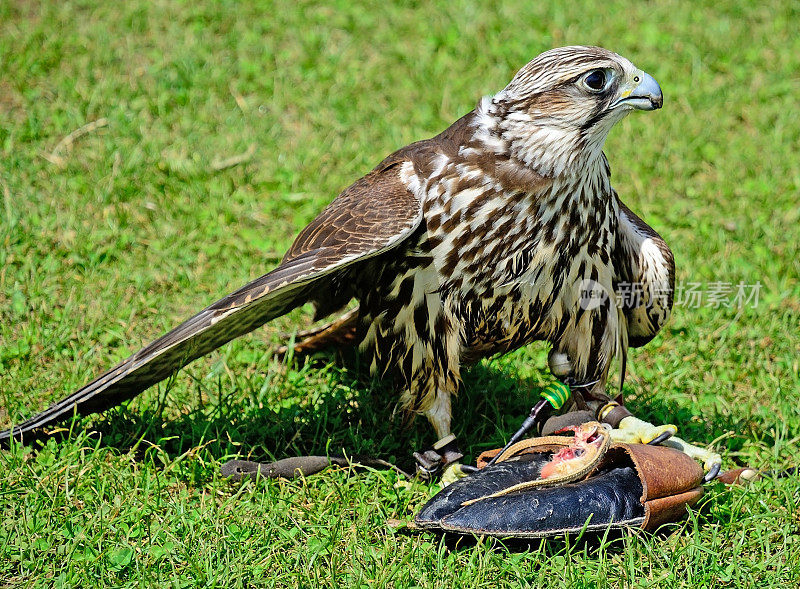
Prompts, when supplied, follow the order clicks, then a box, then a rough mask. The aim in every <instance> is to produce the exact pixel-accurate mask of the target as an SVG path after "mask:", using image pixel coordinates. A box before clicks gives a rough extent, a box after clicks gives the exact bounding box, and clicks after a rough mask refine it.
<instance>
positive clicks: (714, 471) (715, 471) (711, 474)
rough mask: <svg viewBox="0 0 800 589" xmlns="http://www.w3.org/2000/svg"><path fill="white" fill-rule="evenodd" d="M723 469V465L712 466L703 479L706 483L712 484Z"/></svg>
mask: <svg viewBox="0 0 800 589" xmlns="http://www.w3.org/2000/svg"><path fill="white" fill-rule="evenodd" d="M721 469H722V463H721V462H717V463H715V464H714V465H712V466H711V468H710V469H709V470H708V472H707V473H706V476H704V477H703V482H704V483H710V482H711V481H713V480H714V479H715V478H717V476H718V475H719V471H720V470H721Z"/></svg>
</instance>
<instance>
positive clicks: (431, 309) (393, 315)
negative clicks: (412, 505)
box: [0, 46, 674, 442]
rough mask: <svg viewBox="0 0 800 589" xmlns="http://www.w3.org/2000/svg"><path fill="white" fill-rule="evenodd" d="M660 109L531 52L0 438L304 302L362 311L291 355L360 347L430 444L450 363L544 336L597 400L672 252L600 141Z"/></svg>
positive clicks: (626, 75)
mask: <svg viewBox="0 0 800 589" xmlns="http://www.w3.org/2000/svg"><path fill="white" fill-rule="evenodd" d="M661 106H662V93H661V89H660V87H659V85H658V83H657V82H656V81H655V79H653V78H652V77H651V76H650V75H648V74H647V73H645V72H644V71H642V70H640V69H638V68H636V67H635V66H634V65H633V64H632V63H631V62H630V61H628V60H627V59H625V58H624V57H621V56H620V55H617V54H616V53H613V52H611V51H608V50H606V49H602V48H599V47H582V46H580V47H562V48H557V49H552V50H550V51H547V52H545V53H542V54H541V55H539V56H538V57H536V58H535V59H534V60H533V61H531V62H530V63H528V64H527V65H526V66H524V67H523V68H522V69H521V70H520V71H519V72H518V73H517V74H516V75H515V76H514V78H513V79H512V80H511V82H510V83H509V84H508V85H507V86H506V87H505V88H504V89H503V90H501V91H500V92H498V93H497V94H495V95H494V96H488V97H484V98H483V99H482V100H480V102H479V103H478V105H477V107H476V108H475V109H474V110H473V111H472V112H470V113H468V114H466V115H465V116H463V117H462V118H460V119H459V120H458V121H456V122H455V123H453V124H452V125H451V126H450V127H449V128H447V129H446V130H444V131H443V132H442V133H440V134H439V135H437V136H435V137H433V138H431V139H427V140H424V141H418V142H416V143H412V144H411V145H408V146H407V147H404V148H402V149H400V150H398V151H396V152H395V153H393V154H391V155H390V156H388V157H387V158H386V159H384V160H383V161H382V162H381V163H380V164H378V166H377V167H376V168H375V169H373V170H372V171H371V172H369V173H368V174H367V175H366V176H364V177H363V178H361V179H359V180H357V181H356V182H355V183H353V184H352V185H351V186H350V187H348V188H346V189H345V190H344V191H343V192H342V193H341V194H340V195H339V196H338V197H337V198H336V199H335V200H333V202H331V204H330V205H328V207H327V208H325V209H324V210H323V211H322V213H321V214H320V215H319V216H318V217H317V218H316V219H314V220H313V221H312V222H311V224H309V225H308V226H307V227H306V228H305V229H303V230H302V231H301V232H300V234H299V236H298V237H297V239H296V240H295V242H294V243H293V245H292V246H291V248H290V249H289V251H288V252H287V253H286V255H285V256H284V257H283V259H282V261H281V263H280V265H279V266H278V267H277V268H275V269H274V270H272V271H271V272H269V273H268V274H265V275H264V276H262V277H261V278H258V279H257V280H254V281H253V282H251V283H249V284H247V285H245V286H243V287H242V288H240V289H239V290H237V291H235V292H234V293H232V294H230V295H228V296H226V297H224V298H223V299H221V300H219V301H217V302H215V303H213V304H212V305H210V306H209V307H207V308H205V309H203V310H202V311H200V312H199V313H197V314H196V315H194V316H193V317H191V318H190V319H188V320H187V321H185V322H184V323H182V324H181V325H179V326H178V327H176V328H175V329H173V330H172V331H170V332H169V333H167V334H166V335H164V336H163V337H161V338H159V339H157V340H156V341H154V342H153V343H151V344H149V345H148V346H146V347H144V348H143V349H141V350H140V351H138V352H136V353H135V354H133V355H132V356H131V357H130V358H128V359H127V360H125V361H123V362H122V363H120V364H119V365H118V366H116V367H114V368H112V369H111V370H109V371H108V372H106V373H104V374H102V375H101V376H99V377H98V378H96V379H95V380H93V381H92V382H90V383H89V384H87V385H86V386H84V387H82V388H81V389H79V390H77V391H76V392H75V393H73V394H72V395H70V396H69V397H67V398H65V399H64V400H62V401H60V402H57V403H55V404H54V405H52V406H51V407H50V408H48V409H47V410H45V411H43V412H42V413H40V414H38V415H36V416H34V417H32V418H31V419H29V420H28V421H25V422H24V423H22V424H21V425H19V426H18V427H15V428H13V429H12V430H7V431H5V432H3V433H2V434H0V440H2V441H6V442H7V441H8V440H9V438H10V437H15V438H18V439H26V438H30V437H33V436H37V435H41V432H42V428H44V427H46V426H48V425H50V424H52V423H54V422H58V421H61V420H65V419H67V418H69V417H71V416H72V415H73V413H74V412H77V413H78V414H87V413H92V412H97V411H102V410H104V409H107V408H109V407H111V406H113V405H116V404H118V403H120V402H122V401H125V400H127V399H130V398H132V397H134V396H135V395H137V394H138V393H140V392H141V391H143V390H145V389H147V388H148V387H150V386H152V385H154V384H156V383H158V382H159V381H162V380H164V379H165V378H167V377H169V376H170V375H172V374H173V373H174V372H176V371H177V370H179V369H180V368H181V367H183V366H185V365H186V364H188V363H190V362H192V361H193V360H194V359H196V358H198V357H200V356H203V355H204V354H207V353H209V352H211V351H212V350H214V349H216V348H218V347H219V346H221V345H223V344H225V343H226V342H228V341H230V340H232V339H233V338H236V337H238V336H240V335H243V334H246V333H248V332H251V331H253V330H254V329H256V328H258V327H259V326H261V325H263V324H264V323H265V322H267V321H270V320H271V319H273V318H275V317H278V316H280V315H283V314H285V313H287V312H289V311H290V310H292V309H294V308H296V307H298V306H300V305H303V304H304V303H307V302H311V303H313V304H314V305H315V308H316V315H317V316H318V317H320V318H321V317H326V316H330V315H333V314H334V313H335V312H336V311H337V310H340V309H343V308H345V307H346V305H347V304H348V303H349V302H350V301H351V300H353V299H355V300H356V301H357V302H358V306H357V308H355V309H354V310H353V311H351V312H349V313H347V314H345V315H344V316H342V317H340V318H338V319H336V320H334V321H333V322H332V323H330V324H328V325H327V326H325V327H323V328H321V329H319V330H316V331H313V332H309V333H306V334H304V338H301V339H300V341H299V342H298V343H297V350H298V351H300V352H303V351H309V350H313V349H317V348H319V347H323V346H326V345H331V344H336V345H353V346H358V347H359V348H360V349H361V351H362V353H363V354H366V355H367V356H366V357H367V358H368V364H369V366H370V369H371V371H372V372H373V373H374V374H377V375H379V376H386V377H388V376H389V375H391V376H392V377H393V378H395V379H396V381H395V382H397V388H398V392H399V404H400V406H401V407H402V408H403V409H405V410H406V411H408V412H412V413H415V414H424V415H425V416H426V417H427V418H428V420H429V421H430V423H431V424H432V426H433V428H434V430H435V431H436V434H437V435H438V436H439V437H440V438H446V437H447V436H448V434H450V429H451V402H452V399H453V397H454V395H455V394H456V393H457V390H458V388H459V383H460V370H461V366H462V365H463V364H466V363H471V362H475V361H477V360H479V359H480V358H483V357H487V356H493V355H496V354H502V353H505V352H508V351H511V350H514V349H516V348H519V347H520V346H524V345H525V344H528V343H530V342H533V341H537V340H539V341H541V340H543V341H547V342H549V343H550V344H552V350H551V352H550V356H549V365H550V367H551V371H552V372H553V373H554V374H555V375H556V376H558V377H559V378H561V379H562V380H563V381H564V382H568V383H570V385H571V386H572V390H573V394H574V395H575V398H576V401H577V402H579V404H583V405H584V406H588V407H595V408H596V407H599V405H601V404H604V403H606V402H608V401H609V400H610V396H609V395H608V393H607V392H606V384H607V380H608V376H609V367H610V366H611V364H612V362H613V361H614V359H615V358H617V357H620V358H624V357H625V354H626V350H627V348H628V347H629V346H633V347H637V346H641V345H644V344H645V343H647V342H648V341H650V340H651V339H652V338H653V337H654V336H655V335H656V334H657V333H658V331H659V329H660V328H661V326H662V325H664V323H665V321H667V319H668V317H669V315H670V311H671V307H672V289H673V285H674V264H673V256H672V253H671V251H670V249H669V247H668V246H667V244H666V243H665V242H664V240H663V239H662V238H661V237H660V236H659V234H658V233H656V231H655V230H653V229H652V228H650V227H649V226H648V225H647V224H646V223H645V222H644V221H642V220H641V219H640V218H639V217H638V216H637V215H636V214H634V213H633V212H632V211H631V210H630V209H629V208H628V207H626V206H625V205H624V204H623V203H622V202H621V201H620V199H619V197H618V196H617V193H616V192H615V190H614V189H613V188H612V186H611V180H610V168H609V164H608V160H607V159H606V156H605V154H604V153H603V144H604V142H605V140H606V137H607V135H608V133H609V131H610V130H611V128H612V127H613V126H614V124H615V123H617V121H619V120H621V119H622V118H623V117H625V116H626V115H627V114H629V113H631V112H633V111H635V110H642V111H649V110H655V109H658V108H660V107H661ZM587 284H588V285H590V288H589V289H588V290H587V287H586V285H587ZM620 285H636V287H637V289H638V292H639V293H640V297H639V300H638V301H637V302H636V304H624V305H620V304H617V303H618V297H617V295H616V294H615V293H616V292H617V290H618V288H619V287H620ZM587 292H589V293H590V294H592V293H600V295H602V296H598V297H597V298H589V299H588V300H587Z"/></svg>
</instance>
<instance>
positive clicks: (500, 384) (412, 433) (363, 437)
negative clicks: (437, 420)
mask: <svg viewBox="0 0 800 589" xmlns="http://www.w3.org/2000/svg"><path fill="white" fill-rule="evenodd" d="M327 360H328V361H329V360H330V357H327ZM324 364H325V362H319V361H317V360H312V359H308V361H307V363H306V364H305V365H304V367H303V371H304V370H306V369H308V371H309V372H313V371H314V370H316V369H317V367H318V366H322V365H324ZM328 365H329V362H328ZM332 374H333V379H334V382H333V383H332V386H326V387H324V388H325V390H324V391H314V390H313V388H312V387H313V385H311V386H309V388H308V390H307V391H305V393H306V395H307V396H309V397H311V398H301V397H302V396H299V397H298V398H292V399H288V400H283V401H279V402H278V403H277V404H276V403H274V399H267V398H266V395H263V393H262V394H261V395H260V396H258V395H256V396H254V395H252V394H249V393H248V392H247V391H244V392H241V393H240V394H239V393H233V394H227V393H225V391H223V390H220V391H218V392H219V394H218V398H217V401H216V403H215V404H205V405H202V406H199V407H197V406H195V408H194V409H192V410H191V411H189V412H183V413H180V414H179V415H177V416H175V417H166V416H164V415H163V412H162V409H161V408H156V409H151V408H147V409H144V410H141V409H139V410H136V409H131V408H129V407H128V406H123V407H119V408H116V409H113V410H110V411H107V412H106V414H105V416H104V418H103V419H102V420H100V421H98V422H96V423H95V424H94V426H93V429H94V430H96V431H97V432H99V433H100V434H102V442H101V443H102V445H104V446H109V447H114V448H117V449H119V450H121V451H127V450H130V449H131V448H132V447H134V446H137V445H141V444H140V440H142V439H143V440H146V441H147V442H149V443H147V444H145V445H146V446H149V445H151V444H157V445H158V446H159V447H160V448H161V449H162V450H163V451H164V452H166V453H167V454H168V455H170V456H179V455H181V454H183V453H185V452H187V451H189V450H191V449H192V448H197V447H199V446H206V448H207V449H208V451H209V452H211V454H212V456H215V457H217V458H221V457H223V456H232V455H241V456H246V457H247V458H249V459H252V460H257V461H270V460H276V459H280V458H285V457H288V456H297V455H312V454H321V455H325V454H340V453H342V452H346V453H352V454H365V455H371V456H375V457H378V458H382V459H385V460H389V461H392V462H395V463H396V464H397V465H398V466H400V467H401V468H410V467H412V466H413V462H412V458H411V454H412V452H413V451H415V450H418V449H420V448H423V447H427V446H430V445H431V444H432V443H433V442H434V441H435V437H434V434H433V431H432V428H430V426H429V425H428V423H427V420H426V419H425V418H424V417H423V416H418V417H416V418H413V419H411V420H410V421H409V420H408V419H406V418H405V417H404V416H403V414H402V412H399V411H398V410H397V404H396V403H397V399H398V392H397V391H396V390H394V389H392V388H390V386H389V385H387V384H385V383H381V382H376V381H375V380H369V379H367V378H364V377H362V376H360V375H359V372H358V371H355V372H354V371H350V370H347V369H333V370H332ZM354 374H355V376H354ZM463 380H464V385H463V386H462V388H461V391H460V393H459V396H458V397H457V399H456V400H455V403H454V407H453V431H454V433H455V434H456V436H457V437H458V439H459V441H460V444H461V450H462V451H463V452H464V453H465V455H466V458H465V459H466V460H467V461H472V460H474V458H475V457H477V456H478V455H479V454H480V453H481V452H483V451H485V450H489V449H492V448H497V447H500V446H502V445H503V444H504V443H505V441H506V440H507V439H508V438H509V437H510V436H511V435H512V434H513V433H514V432H515V431H516V430H517V428H518V427H519V425H520V424H521V423H522V421H523V419H524V418H525V417H526V416H527V415H528V413H529V411H530V408H531V407H532V405H533V404H534V403H535V402H536V401H537V400H538V398H539V392H540V390H541V386H542V384H543V383H546V382H547V381H548V380H549V375H548V373H547V372H546V370H544V369H543V370H542V371H541V372H539V373H536V376H535V378H530V379H518V378H515V377H512V376H510V375H509V374H507V373H505V372H504V371H503V370H502V369H501V368H498V367H497V366H495V365H494V364H493V363H479V364H477V365H475V366H472V367H470V368H469V369H467V370H466V371H464V373H463ZM341 384H346V386H336V385H341ZM221 388H222V387H221V386H220V389H221ZM309 391H311V392H310V393H309ZM625 393H626V398H628V399H630V398H633V400H632V402H630V403H629V404H628V407H629V409H631V411H633V412H634V413H635V414H636V415H637V416H638V417H640V418H642V419H644V420H647V421H650V422H652V423H656V424H660V423H674V424H676V425H677V426H678V429H679V435H680V436H681V437H683V438H684V439H686V440H687V441H693V442H696V443H698V444H701V445H703V444H706V443H708V442H710V441H711V440H714V439H716V438H718V437H720V436H724V435H725V434H727V433H728V432H731V431H734V432H737V433H739V434H741V435H740V436H738V437H728V438H726V439H724V440H723V442H722V444H723V445H724V447H725V448H726V449H727V450H729V451H737V450H739V449H741V447H742V446H743V444H744V443H745V440H746V438H747V437H748V434H749V433H751V432H753V431H754V430H755V428H756V427H757V426H756V424H755V423H754V422H748V423H741V422H738V421H735V420H733V419H731V418H730V416H728V415H722V414H719V413H717V414H715V415H711V416H709V415H702V416H700V415H697V414H696V413H695V412H694V411H693V410H692V408H691V407H689V406H685V405H684V406H682V405H679V404H678V403H675V402H670V401H667V400H665V399H663V398H662V397H660V396H659V395H658V393H657V392H643V391H635V390H633V389H631V388H630V387H628V386H626V389H625ZM167 395H169V392H167ZM156 404H157V403H156ZM195 405H197V404H195ZM276 405H277V406H276ZM698 418H699V419H698ZM762 435H763V434H762ZM412 470H413V468H412Z"/></svg>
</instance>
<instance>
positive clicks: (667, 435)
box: [647, 431, 675, 446]
mask: <svg viewBox="0 0 800 589" xmlns="http://www.w3.org/2000/svg"><path fill="white" fill-rule="evenodd" d="M674 435H675V434H673V433H672V432H669V431H666V432H664V433H662V434H661V435H659V436H657V437H655V438H653V439H652V440H650V441H649V442H647V443H648V444H649V445H650V446H658V445H660V444H663V443H664V442H666V441H667V440H669V439H670V438H671V437H672V436H674Z"/></svg>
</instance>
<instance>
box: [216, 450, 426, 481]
mask: <svg viewBox="0 0 800 589" xmlns="http://www.w3.org/2000/svg"><path fill="white" fill-rule="evenodd" d="M331 465H335V466H346V467H349V466H356V467H359V466H360V467H366V468H375V469H381V470H393V471H395V472H396V473H398V474H400V475H401V476H403V477H404V478H407V479H410V478H411V477H410V476H409V475H408V473H406V472H404V471H402V470H400V469H399V468H397V467H396V466H395V465H394V464H392V463H390V462H386V461H385V460H381V459H380V458H372V457H370V456H358V455H355V456H295V457H292V458H284V459H282V460H276V461H275V462H269V463H262V462H252V461H250V460H229V461H228V462H226V463H225V464H223V465H222V466H221V467H220V474H222V476H223V477H226V478H228V477H230V478H231V479H233V480H234V481H241V480H245V479H250V480H253V481H254V480H256V479H258V478H259V477H264V478H268V479H277V478H283V479H293V478H297V477H305V476H308V475H311V474H315V473H318V472H320V471H321V470H325V469H326V468H328V467H329V466H331Z"/></svg>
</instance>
